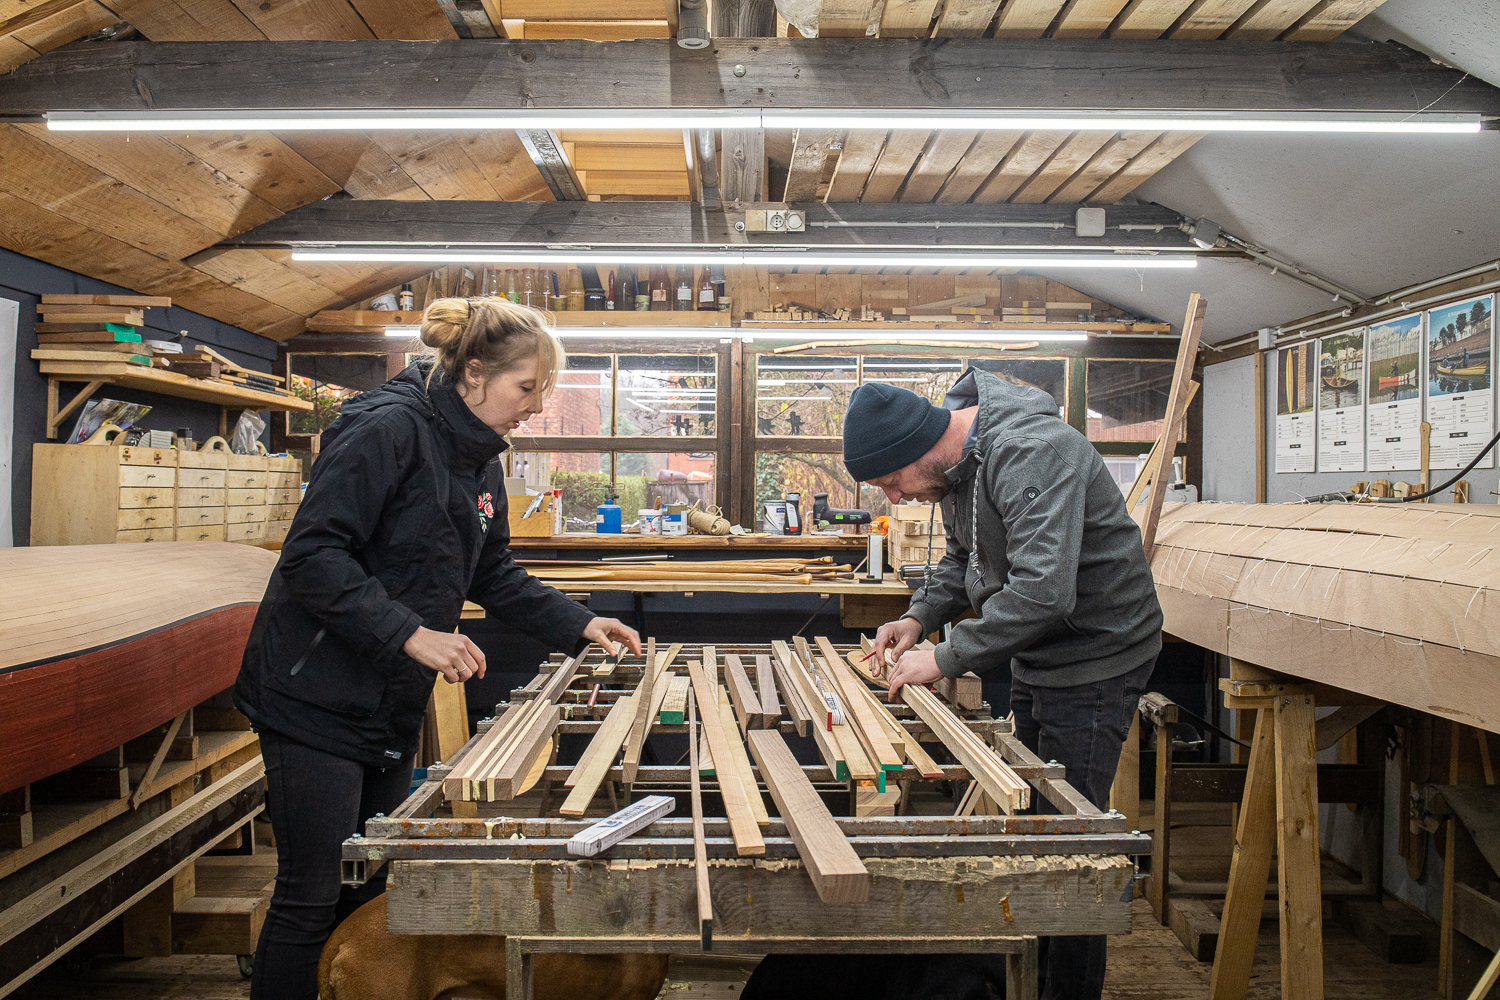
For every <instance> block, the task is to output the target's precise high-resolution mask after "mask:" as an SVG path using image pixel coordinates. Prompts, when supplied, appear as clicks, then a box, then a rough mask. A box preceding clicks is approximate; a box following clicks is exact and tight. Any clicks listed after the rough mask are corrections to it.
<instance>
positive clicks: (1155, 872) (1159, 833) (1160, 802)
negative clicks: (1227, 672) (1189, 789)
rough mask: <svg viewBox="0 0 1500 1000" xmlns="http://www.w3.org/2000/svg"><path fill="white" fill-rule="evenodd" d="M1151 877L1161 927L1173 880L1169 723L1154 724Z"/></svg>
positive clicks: (1153, 904) (1151, 892) (1154, 909)
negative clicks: (1154, 771)
mask: <svg viewBox="0 0 1500 1000" xmlns="http://www.w3.org/2000/svg"><path fill="white" fill-rule="evenodd" d="M1151 824H1152V830H1151V878H1150V879H1149V880H1148V881H1147V882H1146V897H1147V899H1149V900H1150V902H1151V912H1153V913H1155V914H1156V919H1157V920H1159V921H1161V924H1162V926H1163V927H1165V926H1166V925H1167V921H1168V919H1169V917H1170V912H1169V910H1170V907H1171V905H1172V903H1171V885H1170V883H1171V880H1172V726H1171V724H1170V723H1168V724H1166V725H1159V726H1157V727H1156V810H1155V816H1154V817H1153V818H1152V820H1151Z"/></svg>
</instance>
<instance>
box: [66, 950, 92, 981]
mask: <svg viewBox="0 0 1500 1000" xmlns="http://www.w3.org/2000/svg"><path fill="white" fill-rule="evenodd" d="M93 964H94V956H93V955H90V954H88V953H87V952H82V951H70V952H68V953H67V954H66V955H64V956H63V960H62V965H63V971H64V972H66V973H67V974H68V975H69V976H71V977H72V978H74V979H82V978H83V977H84V976H86V975H88V974H89V969H90V968H92V967H93Z"/></svg>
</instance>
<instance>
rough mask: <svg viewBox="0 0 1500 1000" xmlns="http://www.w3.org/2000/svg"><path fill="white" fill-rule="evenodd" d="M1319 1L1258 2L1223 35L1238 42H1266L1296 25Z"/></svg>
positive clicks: (1275, 0)
mask: <svg viewBox="0 0 1500 1000" xmlns="http://www.w3.org/2000/svg"><path fill="white" fill-rule="evenodd" d="M1319 2H1320V0H1258V2H1257V3H1256V4H1255V5H1254V6H1253V7H1251V8H1250V9H1249V10H1248V11H1246V12H1245V13H1244V15H1242V16H1241V17H1240V19H1239V20H1238V21H1236V22H1235V23H1234V26H1233V27H1231V28H1230V29H1229V30H1228V31H1226V32H1225V33H1224V37H1225V38H1232V39H1234V40H1235V41H1240V42H1268V41H1271V40H1273V39H1275V38H1278V37H1280V35H1281V33H1282V32H1283V31H1286V30H1288V29H1289V28H1291V27H1293V26H1294V25H1296V23H1297V22H1298V21H1299V20H1301V19H1302V16H1303V15H1304V14H1306V13H1307V12H1308V11H1310V10H1312V9H1313V8H1314V7H1316V6H1318V4H1319Z"/></svg>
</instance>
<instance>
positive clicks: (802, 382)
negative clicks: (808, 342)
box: [755, 356, 858, 437]
mask: <svg viewBox="0 0 1500 1000" xmlns="http://www.w3.org/2000/svg"><path fill="white" fill-rule="evenodd" d="M857 375H858V366H857V364H856V363H855V360H854V359H853V358H789V359H787V360H782V359H780V358H777V357H773V356H762V357H761V358H760V359H759V361H758V362H757V366H756V375H755V433H756V434H757V435H758V436H760V437H781V436H791V437H839V436H841V435H842V434H843V433H844V414H845V412H847V411H848V409H849V395H850V394H851V393H852V392H854V387H855V385H856V384H857V378H856V376H857Z"/></svg>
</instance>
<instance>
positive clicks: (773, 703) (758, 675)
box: [755, 653, 781, 729]
mask: <svg viewBox="0 0 1500 1000" xmlns="http://www.w3.org/2000/svg"><path fill="white" fill-rule="evenodd" d="M755 687H756V692H757V694H758V696H759V701H760V710H761V728H763V729H770V728H771V727H773V726H775V725H777V724H779V723H780V721H781V699H780V698H779V697H777V694H776V670H775V668H774V667H772V666H771V658H770V657H769V656H766V655H765V654H763V653H761V654H757V655H756V657H755Z"/></svg>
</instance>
